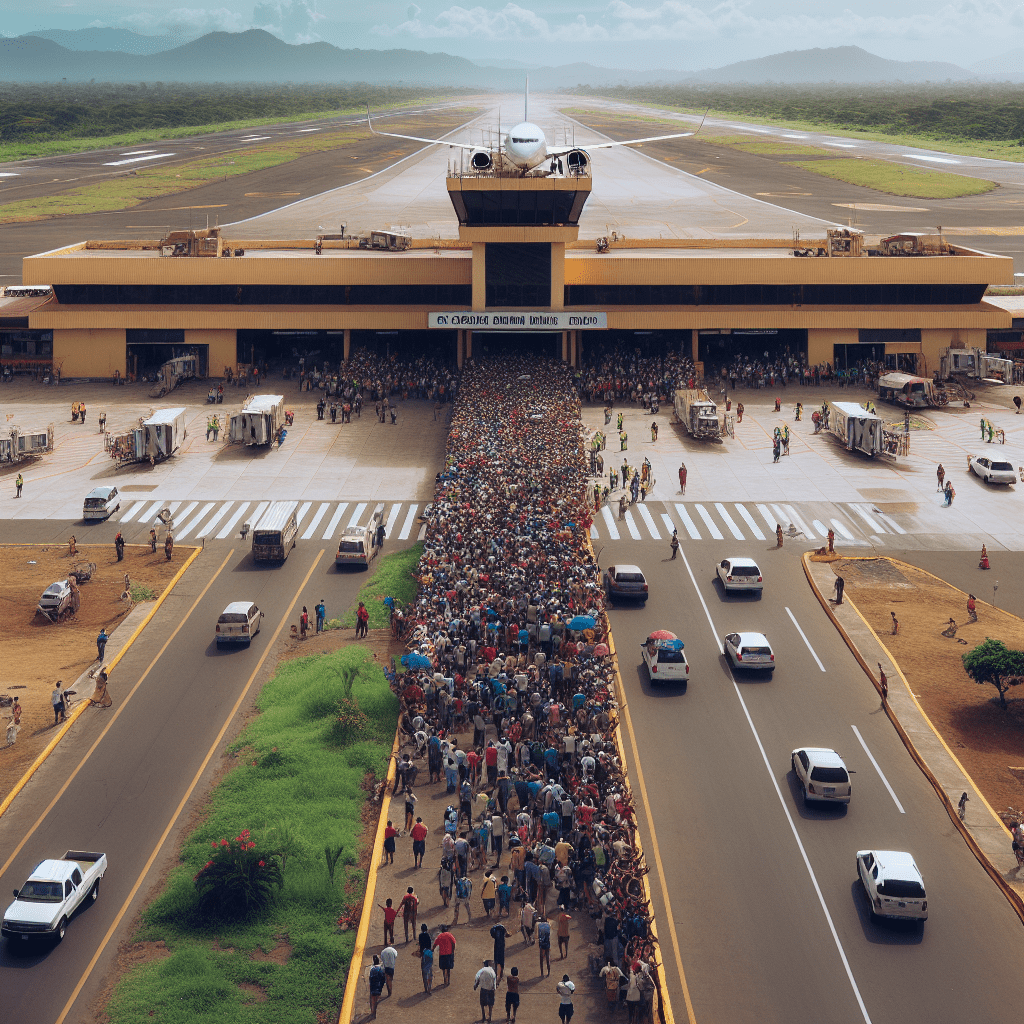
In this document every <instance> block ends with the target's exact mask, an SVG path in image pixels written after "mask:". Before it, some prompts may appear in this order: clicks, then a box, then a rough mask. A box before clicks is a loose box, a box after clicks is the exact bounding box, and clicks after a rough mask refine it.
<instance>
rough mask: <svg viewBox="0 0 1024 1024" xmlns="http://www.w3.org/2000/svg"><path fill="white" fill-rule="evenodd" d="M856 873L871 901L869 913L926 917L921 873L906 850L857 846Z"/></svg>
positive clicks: (925, 899) (923, 919) (903, 916)
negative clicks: (871, 848) (872, 848)
mask: <svg viewBox="0 0 1024 1024" xmlns="http://www.w3.org/2000/svg"><path fill="white" fill-rule="evenodd" d="M857 874H858V875H859V876H860V880H861V884H862V885H863V886H864V891H865V892H866V893H867V894H868V900H869V902H870V903H871V916H872V917H874V918H879V917H891V918H897V919H902V920H911V921H922V922H923V921H927V920H928V894H927V893H926V892H925V888H924V876H923V875H922V874H921V872H920V870H919V869H918V866H917V864H915V863H914V858H913V857H911V856H910V854H909V853H902V852H900V851H899V850H858V851H857Z"/></svg>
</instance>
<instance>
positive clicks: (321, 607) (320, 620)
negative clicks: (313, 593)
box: [313, 597, 327, 633]
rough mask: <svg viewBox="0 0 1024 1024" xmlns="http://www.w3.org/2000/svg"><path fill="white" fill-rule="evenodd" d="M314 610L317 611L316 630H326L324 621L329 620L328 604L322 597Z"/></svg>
mask: <svg viewBox="0 0 1024 1024" xmlns="http://www.w3.org/2000/svg"><path fill="white" fill-rule="evenodd" d="M313 611H315V612H316V631H317V632H318V633H322V632H323V631H324V623H325V622H326V621H327V605H326V604H325V603H324V599H323V598H322V597H321V598H320V602H319V604H317V605H316V606H315V607H314V608H313Z"/></svg>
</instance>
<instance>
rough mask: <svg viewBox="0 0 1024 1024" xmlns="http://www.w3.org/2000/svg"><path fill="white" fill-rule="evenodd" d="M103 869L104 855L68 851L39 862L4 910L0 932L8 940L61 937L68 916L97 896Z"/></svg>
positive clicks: (68, 918) (59, 938)
mask: <svg viewBox="0 0 1024 1024" xmlns="http://www.w3.org/2000/svg"><path fill="white" fill-rule="evenodd" d="M106 870H107V855H106V854H105V853H89V852H87V851H85V850H68V852H67V853H65V854H64V856H63V857H61V858H60V859H59V860H44V861H40V862H39V863H38V864H37V865H36V866H35V867H34V868H33V869H32V872H31V874H30V875H29V876H28V881H27V882H25V884H24V885H23V886H22V887H21V888H20V889H15V890H14V902H13V903H12V904H11V905H10V906H9V907H8V908H7V909H6V910H5V911H4V920H3V926H2V928H0V931H2V932H3V934H4V935H5V936H6V937H7V938H8V939H11V940H18V941H19V942H28V941H29V940H30V939H34V938H35V939H47V938H48V939H53V940H55V941H57V942H60V941H61V939H63V938H64V932H65V931H66V930H67V927H68V921H69V920H70V918H71V915H72V914H73V913H74V912H75V911H76V910H77V909H78V908H79V907H80V906H81V905H82V904H83V903H84V902H85V901H86V900H90V901H92V900H95V899H96V897H97V896H99V894H100V879H101V878H102V877H103V875H104V874H105V873H106Z"/></svg>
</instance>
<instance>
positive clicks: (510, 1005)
mask: <svg viewBox="0 0 1024 1024" xmlns="http://www.w3.org/2000/svg"><path fill="white" fill-rule="evenodd" d="M1018 863H1020V860H1019V858H1018ZM505 984H506V986H507V987H508V991H507V992H506V993H505V1022H506V1024H515V1019H516V1013H517V1011H518V1010H519V968H518V967H513V968H512V970H511V971H510V972H509V975H508V977H507V978H506V979H505Z"/></svg>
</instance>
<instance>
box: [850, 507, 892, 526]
mask: <svg viewBox="0 0 1024 1024" xmlns="http://www.w3.org/2000/svg"><path fill="white" fill-rule="evenodd" d="M849 506H850V508H852V509H853V511H854V512H856V513H857V515H859V516H860V517H861V519H863V520H864V522H865V523H867V524H868V526H869V527H870V528H871V532H872V533H885V530H879V528H878V523H876V522H875V521H874V519H872V518H871V516H870V515H869V514H868V513H867V512H865V511H864V509H863V508H861V506H860V505H857V504H855V503H854V502H852V501H851V502H849Z"/></svg>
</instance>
